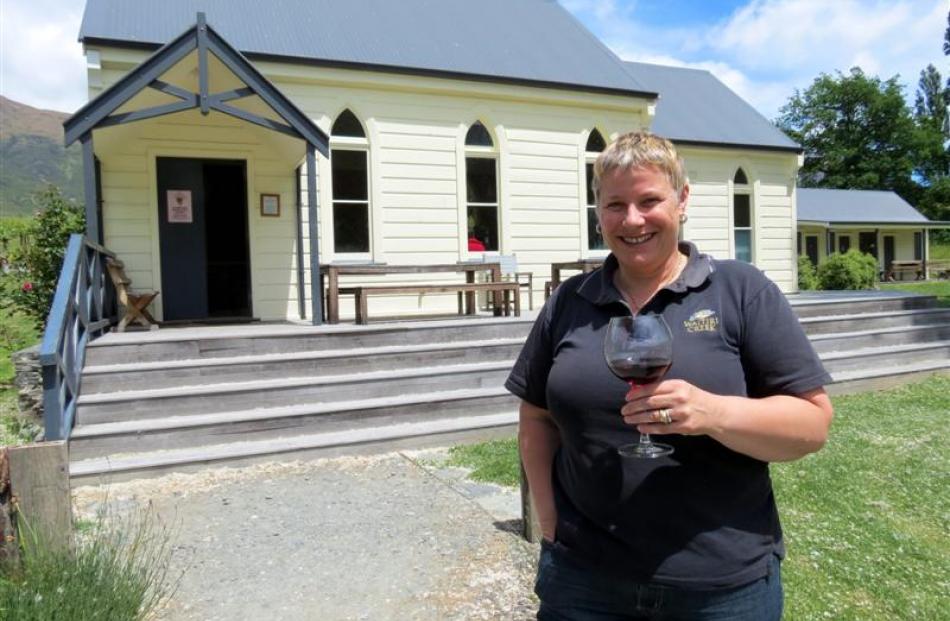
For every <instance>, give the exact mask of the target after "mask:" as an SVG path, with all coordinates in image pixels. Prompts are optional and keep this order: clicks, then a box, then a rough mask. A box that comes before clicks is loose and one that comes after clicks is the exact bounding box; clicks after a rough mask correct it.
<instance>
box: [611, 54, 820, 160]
mask: <svg viewBox="0 0 950 621" xmlns="http://www.w3.org/2000/svg"><path fill="white" fill-rule="evenodd" d="M624 64H625V65H626V66H627V70H628V71H629V72H630V74H631V75H632V76H633V77H634V78H635V79H636V80H637V82H638V83H640V84H642V85H643V86H644V88H647V89H649V90H651V91H656V92H657V93H659V94H660V100H659V101H658V102H657V104H656V116H655V117H654V119H653V124H652V126H651V131H653V132H654V133H656V134H659V135H661V136H664V137H665V138H669V139H670V140H672V141H673V142H676V143H681V144H683V143H685V144H689V143H695V144H701V145H712V146H733V147H752V148H759V149H763V148H764V149H771V150H780V151H794V152H796V153H800V152H801V150H802V149H801V147H800V146H799V145H798V144H797V143H796V142H795V141H794V140H792V139H791V138H789V137H788V136H786V135H785V134H784V133H782V131H781V130H779V129H778V128H777V127H775V126H774V125H772V123H770V122H769V120H768V119H766V118H765V117H764V116H762V115H761V114H759V113H758V112H757V111H756V110H755V108H753V107H752V106H750V105H749V104H748V103H746V101H745V100H744V99H742V98H741V97H739V96H738V95H736V94H735V93H734V92H732V91H731V90H729V87H727V86H726V85H725V84H723V83H722V82H720V81H719V80H718V79H716V77H715V76H713V74H711V73H709V72H708V71H703V70H699V69H684V68H682V67H666V66H663V65H652V64H647V63H637V62H626V63H624Z"/></svg>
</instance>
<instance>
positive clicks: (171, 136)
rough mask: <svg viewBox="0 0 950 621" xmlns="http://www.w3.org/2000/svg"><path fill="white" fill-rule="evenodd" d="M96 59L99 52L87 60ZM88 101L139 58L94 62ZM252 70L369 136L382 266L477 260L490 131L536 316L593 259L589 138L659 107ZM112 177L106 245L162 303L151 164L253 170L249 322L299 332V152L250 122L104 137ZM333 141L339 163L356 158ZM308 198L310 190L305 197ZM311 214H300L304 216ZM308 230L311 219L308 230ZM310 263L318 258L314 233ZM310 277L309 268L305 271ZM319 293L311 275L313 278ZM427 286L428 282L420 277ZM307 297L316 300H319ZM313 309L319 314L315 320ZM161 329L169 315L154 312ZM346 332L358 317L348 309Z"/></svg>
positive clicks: (374, 232)
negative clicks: (473, 222)
mask: <svg viewBox="0 0 950 621" xmlns="http://www.w3.org/2000/svg"><path fill="white" fill-rule="evenodd" d="M87 51H88V50H87ZM93 51H94V52H95V53H94V54H92V55H91V57H92V58H94V59H95V61H96V62H95V63H94V64H90V68H89V75H90V95H92V96H94V95H96V94H97V93H98V92H99V91H100V90H101V89H103V88H106V87H108V86H109V85H110V84H113V83H115V81H117V80H118V79H119V78H120V77H121V76H122V75H124V74H125V73H126V72H127V71H129V70H130V69H132V68H133V67H134V66H136V65H137V64H138V63H140V62H141V61H142V60H144V59H145V57H146V55H145V54H144V53H142V52H136V51H129V50H120V49H114V48H101V49H96V50H93ZM256 66H257V67H258V68H259V69H260V70H261V71H262V73H264V75H266V76H267V77H268V79H270V80H271V81H272V82H273V83H274V84H275V85H276V86H277V87H278V88H279V89H281V91H282V92H283V93H284V94H285V95H287V96H288V97H289V98H290V99H291V100H292V101H293V102H294V103H295V104H296V105H297V106H298V107H299V108H300V109H301V110H302V111H303V112H304V113H306V114H307V115H308V116H309V117H310V118H311V119H313V120H314V121H315V123H316V124H317V125H318V126H319V127H320V128H321V129H323V130H324V131H326V132H327V133H328V134H329V133H330V129H331V127H332V124H333V121H334V120H335V119H336V117H337V116H338V115H339V114H340V113H341V112H343V111H344V110H346V109H349V110H350V111H352V112H353V113H354V114H355V115H356V116H357V118H358V119H359V120H360V122H361V123H362V125H363V128H364V130H365V134H366V146H365V148H366V149H367V151H368V154H369V202H370V214H371V215H370V235H371V244H370V248H371V253H370V255H369V256H367V257H364V258H366V259H371V260H373V261H377V262H386V263H390V264H399V263H454V262H456V261H459V260H466V259H470V258H473V257H470V256H469V252H468V249H467V235H466V231H467V224H466V195H465V189H466V188H465V156H466V152H467V151H466V147H465V144H464V139H465V134H466V132H467V131H468V128H469V127H470V126H471V124H472V123H474V122H476V121H480V122H482V123H483V124H484V125H485V126H486V128H488V130H489V132H490V133H491V135H492V139H493V142H494V146H493V147H492V149H490V153H491V154H492V155H493V156H494V157H496V158H497V183H498V200H499V227H500V229H501V235H500V248H499V250H500V252H502V253H505V254H516V255H517V257H518V261H519V269H522V270H531V271H533V272H534V273H535V274H536V279H535V289H536V291H535V296H536V301H540V298H541V297H542V291H543V283H544V280H546V278H547V277H548V275H549V272H550V263H551V262H552V261H558V260H562V261H563V260H573V259H576V258H577V257H578V256H583V255H585V254H587V251H586V244H585V243H584V240H586V215H585V214H586V211H585V210H586V205H585V204H584V203H585V202H586V201H585V199H584V196H583V194H584V184H585V176H584V175H585V172H584V165H585V159H586V158H585V152H584V151H585V145H586V142H587V137H588V134H589V132H590V130H591V129H592V128H595V127H596V128H597V129H598V131H600V132H601V133H602V134H603V135H604V136H605V138H607V139H608V140H609V139H610V137H612V136H616V135H617V134H619V133H622V132H625V131H630V130H634V129H641V128H647V127H648V126H649V118H650V105H651V104H652V101H650V100H647V99H640V98H635V97H629V96H618V95H610V94H595V93H582V92H576V91H567V90H564V91H561V90H556V89H541V88H534V87H527V86H520V85H500V84H491V83H480V82H467V81H460V80H449V79H437V78H424V77H412V76H402V75H395V74H385V73H374V72H369V71H352V70H343V69H333V68H316V67H308V66H303V65H289V64H283V63H271V62H261V63H256ZM95 140H96V152H97V155H98V156H99V158H100V160H101V162H102V184H103V198H104V201H105V203H104V207H103V217H104V222H103V228H104V233H105V243H106V245H107V246H108V247H110V248H112V249H114V250H115V251H116V252H117V253H119V254H120V255H121V256H122V258H123V260H125V261H126V263H127V264H128V266H129V271H130V275H131V277H132V278H133V280H134V282H135V285H136V286H137V287H159V286H160V283H161V277H160V273H159V271H160V261H159V256H158V249H159V243H158V222H157V214H158V206H157V187H156V177H155V160H156V158H157V157H162V156H178V157H208V158H228V159H244V160H245V161H246V162H247V173H248V222H249V236H250V252H251V271H252V293H253V314H254V316H256V317H259V318H261V319H265V320H266V319H285V318H289V319H293V318H297V317H298V314H297V299H296V264H295V256H296V250H295V248H296V246H295V243H296V223H295V218H294V213H293V210H292V209H291V208H290V206H292V205H295V204H297V201H296V197H295V196H294V188H295V182H296V179H295V175H294V171H295V169H296V167H297V166H298V165H299V164H300V162H301V159H302V156H303V143H302V142H301V141H298V140H293V139H291V138H288V137H285V136H282V135H280V134H277V133H275V132H271V131H268V130H265V129H262V128H258V127H256V126H252V125H249V124H247V123H244V122H242V121H239V120H236V119H232V118H230V117H223V116H221V115H215V114H212V115H211V116H209V117H201V116H200V114H198V113H197V112H195V111H191V112H188V113H178V114H175V115H169V116H165V117H160V118H158V119H153V120H149V121H143V122H140V123H134V124H129V125H123V126H118V127H113V128H108V129H104V130H97V132H96V135H95ZM354 147H358V146H357V145H354V144H352V141H350V140H347V139H342V140H341V139H336V138H332V139H331V148H354ZM330 179H331V175H330V163H329V161H328V160H327V159H325V158H318V191H319V197H318V198H319V209H320V213H319V219H320V223H321V225H322V224H323V223H329V222H331V221H332V202H331V197H332V188H331V181H330ZM302 187H306V183H305V182H304V183H302ZM261 193H278V194H280V195H281V204H282V206H284V207H283V208H282V210H281V217H280V218H277V219H272V218H262V217H261V216H260V215H259V210H258V207H257V204H258V197H259V195H260V194H261ZM304 204H306V203H305V201H304ZM304 215H306V214H304ZM319 230H320V235H321V238H320V240H319V242H320V244H319V248H320V261H321V263H327V262H330V261H333V260H339V259H345V258H348V257H346V256H336V255H335V254H334V253H333V251H332V248H333V232H332V227H331V226H320V228H319ZM303 231H304V248H305V249H308V248H309V239H308V238H307V231H308V227H307V223H306V220H305V222H304V229H303ZM304 265H305V266H309V260H308V259H306V258H305V262H304ZM305 272H306V278H307V283H308V284H309V278H310V275H309V270H305ZM420 278H425V279H427V280H429V279H431V278H432V275H423V276H420ZM307 290H308V294H309V287H308V289H307ZM374 307H376V308H378V309H380V311H381V312H386V313H388V312H399V313H414V312H432V311H433V310H440V309H443V310H449V309H454V307H455V299H454V296H441V297H438V296H426V297H425V298H420V297H419V296H402V297H398V298H392V299H388V300H385V301H382V300H380V301H379V302H378V303H377V302H376V300H375V299H374ZM307 308H309V301H308V306H307ZM158 310H159V313H160V306H159V309H158ZM341 311H342V314H343V316H344V317H346V316H347V315H350V316H351V315H352V308H349V307H348V305H347V304H343V305H342V307H341Z"/></svg>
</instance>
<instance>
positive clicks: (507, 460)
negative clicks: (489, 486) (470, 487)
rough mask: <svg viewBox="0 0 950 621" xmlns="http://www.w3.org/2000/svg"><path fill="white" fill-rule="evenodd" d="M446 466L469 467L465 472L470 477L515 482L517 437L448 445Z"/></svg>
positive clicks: (517, 478)
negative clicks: (469, 471) (450, 446)
mask: <svg viewBox="0 0 950 621" xmlns="http://www.w3.org/2000/svg"><path fill="white" fill-rule="evenodd" d="M446 465H449V466H461V467H463V468H471V469H472V472H471V473H470V474H469V475H468V476H469V478H470V479H472V480H474V481H484V482H488V483H498V484H499V485H508V486H511V487H514V486H516V485H519V481H520V473H519V469H518V440H517V439H516V438H505V439H502V440H491V441H489V442H482V443H481V444H461V445H459V446H453V447H452V448H451V449H449V459H448V460H447V461H446Z"/></svg>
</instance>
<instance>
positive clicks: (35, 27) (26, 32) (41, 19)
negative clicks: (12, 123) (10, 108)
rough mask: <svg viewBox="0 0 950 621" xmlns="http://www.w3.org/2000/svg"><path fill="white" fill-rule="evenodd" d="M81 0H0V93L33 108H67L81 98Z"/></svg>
mask: <svg viewBox="0 0 950 621" xmlns="http://www.w3.org/2000/svg"><path fill="white" fill-rule="evenodd" d="M82 4H83V2H82V0H34V1H32V2H22V1H17V0H0V93H2V94H3V95H4V96H5V97H9V98H10V99H14V100H16V101H20V102H23V103H26V104H28V105H31V106H34V107H37V108H47V109H52V110H60V111H64V112H72V111H74V110H76V109H77V108H79V106H81V105H82V104H83V103H85V101H86V70H85V67H86V63H85V58H84V57H83V53H82V46H81V45H80V44H79V43H78V42H77V40H76V39H77V37H78V35H79V23H80V21H81V19H82Z"/></svg>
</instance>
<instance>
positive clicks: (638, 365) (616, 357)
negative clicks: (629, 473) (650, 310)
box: [604, 314, 673, 459]
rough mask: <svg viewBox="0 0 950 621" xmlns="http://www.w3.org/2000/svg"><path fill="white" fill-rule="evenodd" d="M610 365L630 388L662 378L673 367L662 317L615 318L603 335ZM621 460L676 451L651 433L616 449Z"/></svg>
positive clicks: (670, 338) (669, 334)
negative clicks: (656, 439) (622, 458)
mask: <svg viewBox="0 0 950 621" xmlns="http://www.w3.org/2000/svg"><path fill="white" fill-rule="evenodd" d="M604 357H605V358H606V360H607V366H608V367H609V368H610V370H611V371H612V372H613V373H614V375H616V376H617V377H619V378H620V379H622V380H624V381H625V382H627V383H628V384H629V385H630V387H631V388H635V387H637V386H644V385H646V384H652V383H654V382H658V381H660V380H661V379H663V376H664V375H666V372H667V371H668V370H669V368H670V365H671V364H673V333H672V332H670V327H669V326H668V325H667V324H666V321H665V320H664V319H663V317H662V316H661V315H654V314H644V315H625V316H623V317H612V318H611V319H610V322H609V323H608V324H607V333H606V335H605V336H604ZM617 452H618V453H619V454H620V455H621V456H622V457H635V458H641V459H643V458H645V459H652V458H656V457H660V456H663V455H669V454H670V453H672V452H673V447H672V446H669V445H667V444H657V443H655V442H652V441H651V440H650V436H649V434H645V433H644V434H640V441H639V442H636V443H632V444H624V445H621V446H619V447H617Z"/></svg>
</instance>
